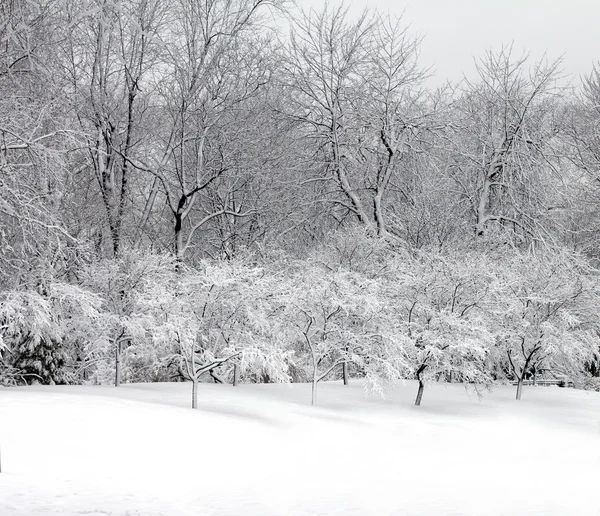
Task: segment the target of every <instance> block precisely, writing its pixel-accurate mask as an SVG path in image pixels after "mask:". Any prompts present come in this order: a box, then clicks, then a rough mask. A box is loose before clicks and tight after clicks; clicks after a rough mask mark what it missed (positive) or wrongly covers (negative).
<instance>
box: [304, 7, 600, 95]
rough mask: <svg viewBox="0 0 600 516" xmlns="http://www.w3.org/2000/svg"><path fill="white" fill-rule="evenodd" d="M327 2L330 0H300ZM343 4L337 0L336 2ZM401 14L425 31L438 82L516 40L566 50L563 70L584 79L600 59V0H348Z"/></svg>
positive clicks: (424, 58) (523, 45)
mask: <svg viewBox="0 0 600 516" xmlns="http://www.w3.org/2000/svg"><path fill="white" fill-rule="evenodd" d="M297 1H298V3H299V4H300V5H302V6H306V7H308V6H311V5H312V6H313V7H315V8H318V7H320V6H322V5H323V4H324V2H325V0H297ZM332 3H333V4H337V3H338V2H337V0H334V1H333V2H332ZM344 4H345V5H347V6H351V7H352V9H353V10H354V9H356V10H360V9H362V8H363V7H365V6H368V7H370V8H376V9H378V10H380V11H383V12H386V11H390V12H392V13H396V14H402V13H403V12H404V20H405V22H406V23H407V24H410V27H411V29H412V31H413V33H417V34H421V35H423V36H424V40H423V43H422V46H421V64H422V65H424V66H433V68H434V71H435V72H436V77H435V82H440V83H441V82H443V81H444V80H445V79H450V80H459V79H460V78H461V77H462V75H463V72H464V73H466V74H467V75H470V74H471V73H472V71H473V56H482V55H483V53H484V52H485V50H486V49H490V48H491V49H492V50H496V49H499V48H501V46H502V45H510V44H511V43H514V46H513V49H514V51H515V53H516V54H517V55H519V56H520V55H521V54H522V52H523V51H528V52H529V53H530V55H531V57H532V58H535V59H538V58H540V57H542V56H543V54H544V53H547V56H548V58H549V59H551V60H554V59H556V58H558V57H561V56H563V55H564V61H563V71H564V72H565V73H568V74H572V75H573V78H574V79H578V78H579V76H580V75H581V74H587V73H588V72H589V71H590V70H591V68H592V64H593V63H594V62H598V61H600V0H346V1H345V2H344Z"/></svg>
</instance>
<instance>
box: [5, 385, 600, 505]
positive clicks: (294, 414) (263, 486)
mask: <svg viewBox="0 0 600 516" xmlns="http://www.w3.org/2000/svg"><path fill="white" fill-rule="evenodd" d="M190 391H191V389H190V385H189V384H143V385H142V384H136V385H124V386H122V387H120V388H118V389H115V388H114V387H91V386H88V387H86V386H69V387H60V386H57V387H27V388H11V389H8V388H4V389H0V447H1V452H2V468H3V472H2V473H1V474H0V516H16V515H19V516H30V515H31V516H38V515H42V514H44V515H64V516H73V515H79V514H108V515H114V516H117V515H118V516H125V515H128V516H133V515H139V516H159V515H162V516H201V515H202V516H203V515H219V516H225V515H228V516H229V515H231V516H233V515H244V516H246V515H249V516H254V515H257V516H258V515H261V516H262V515H264V516H270V515H293V516H308V515H311V516H312V515H336V514H338V515H351V516H353V515H373V516H376V515H377V516H381V515H389V516H396V515H398V516H400V515H415V516H416V515H463V514H465V515H490V516H491V515H501V514H503V515H523V514H524V515H534V514H535V515H537V514H539V515H542V514H543V515H548V514H550V515H567V514H568V515H595V514H600V500H599V499H598V495H597V492H598V481H599V480H600V395H599V394H598V393H590V392H583V391H576V390H573V389H559V388H556V387H529V388H527V387H526V388H525V390H524V393H523V400H522V401H521V402H516V401H514V399H513V398H514V388H513V387H512V386H501V387H496V388H495V389H494V390H493V391H492V392H491V393H488V392H485V393H484V397H483V398H482V399H481V400H480V399H479V398H478V397H477V395H476V394H475V393H474V392H473V391H472V390H465V388H464V387H463V386H461V385H455V384H453V385H447V384H435V385H432V386H431V387H427V388H426V390H425V394H424V397H423V406H421V407H413V406H412V405H411V404H412V401H413V398H414V395H415V392H416V385H415V383H414V382H406V384H405V385H398V386H397V387H396V389H395V390H394V392H392V393H390V395H389V396H388V398H387V399H386V400H380V399H378V398H376V397H374V396H370V397H368V399H366V398H365V392H364V389H363V387H362V385H360V384H359V383H358V382H354V383H353V384H352V385H350V386H348V387H344V386H342V385H340V384H336V383H326V384H323V385H320V387H319V403H320V406H318V407H314V408H313V407H310V405H309V404H310V386H309V385H304V384H293V385H240V386H238V387H235V388H234V387H232V386H230V385H209V384H201V385H200V389H199V410H196V411H193V410H192V409H190V408H188V405H189V403H190Z"/></svg>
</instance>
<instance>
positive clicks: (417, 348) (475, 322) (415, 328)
mask: <svg viewBox="0 0 600 516" xmlns="http://www.w3.org/2000/svg"><path fill="white" fill-rule="evenodd" d="M478 258H481V257H477V256H474V255H470V254H468V253H457V254H456V255H441V254H439V253H437V252H435V251H433V252H427V253H420V254H418V255H417V256H414V257H402V258H401V259H400V258H396V259H395V260H393V261H392V265H391V270H392V271H393V272H391V273H390V276H389V277H388V278H384V279H382V281H383V284H384V286H383V294H382V296H383V298H384V299H385V303H386V306H385V310H383V311H382V312H381V313H380V326H381V329H382V330H381V333H382V338H381V340H380V342H379V353H378V354H377V355H376V356H377V358H378V360H373V361H372V362H371V371H370V372H369V378H370V380H371V384H372V386H373V388H374V389H375V390H377V391H380V392H381V391H382V390H383V389H384V385H382V382H384V383H385V382H387V383H393V382H394V381H397V380H399V379H403V378H411V377H415V378H416V379H417V380H419V382H420V383H421V384H422V385H423V384H424V383H425V382H428V381H432V380H439V379H446V380H449V381H461V382H475V383H489V382H490V377H489V374H488V372H487V370H486V368H485V361H486V357H487V354H488V349H489V346H490V344H491V343H492V342H493V338H492V335H491V332H490V331H489V328H488V325H487V318H486V312H487V306H489V302H488V297H489V291H490V289H491V288H492V285H493V277H492V275H491V274H490V273H488V272H487V271H486V268H485V261H483V262H482V260H481V259H479V260H478ZM420 393H421V394H422V390H420ZM419 402H420V399H419Z"/></svg>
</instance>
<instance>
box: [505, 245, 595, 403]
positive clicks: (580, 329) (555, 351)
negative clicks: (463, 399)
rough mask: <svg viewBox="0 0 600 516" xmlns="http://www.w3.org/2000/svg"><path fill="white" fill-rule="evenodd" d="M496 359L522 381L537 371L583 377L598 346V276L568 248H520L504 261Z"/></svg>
mask: <svg viewBox="0 0 600 516" xmlns="http://www.w3.org/2000/svg"><path fill="white" fill-rule="evenodd" d="M501 271H502V276H501V278H502V288H501V289H498V290H497V292H496V295H497V296H498V297H497V299H496V302H497V308H496V314H495V317H496V318H497V323H498V327H497V328H496V330H495V332H496V335H497V343H496V346H495V353H496V359H497V361H498V363H499V364H501V366H502V367H504V369H506V370H507V371H508V376H510V377H511V378H513V379H514V380H515V381H516V382H517V393H516V399H517V400H519V399H521V395H522V389H523V381H524V380H525V378H527V377H528V376H530V375H532V374H534V373H543V372H548V373H553V374H563V375H568V376H570V377H574V378H577V377H580V376H581V375H582V374H583V372H584V368H585V363H586V362H588V361H591V360H593V359H594V357H595V356H597V352H598V338H597V335H595V331H594V329H595V328H597V315H596V311H597V306H598V300H599V298H598V291H597V287H596V283H597V277H593V275H592V274H593V271H592V270H591V269H589V268H588V267H587V266H586V264H585V262H584V261H583V260H582V259H581V258H580V257H578V256H576V255H574V254H572V253H569V252H566V251H562V252H561V251H550V250H547V251H546V252H545V253H544V254H539V255H536V254H523V255H521V254H515V255H514V256H512V257H506V258H505V260H504V263H503V264H502V267H501Z"/></svg>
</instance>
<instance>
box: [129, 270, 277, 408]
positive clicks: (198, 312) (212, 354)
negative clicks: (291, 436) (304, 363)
mask: <svg viewBox="0 0 600 516" xmlns="http://www.w3.org/2000/svg"><path fill="white" fill-rule="evenodd" d="M262 277H263V272H262V270H261V269H259V268H256V267H251V266H248V265H246V264H244V263H242V262H233V261H223V262H214V263H209V262H204V263H203V264H202V265H201V267H200V268H198V269H186V270H180V271H179V272H175V271H173V272H172V277H170V278H166V281H163V282H157V283H155V284H154V285H153V286H152V288H149V289H148V290H147V291H146V292H145V293H144V295H143V296H142V297H141V298H140V301H139V308H138V310H139V311H138V313H136V314H135V315H134V316H135V317H136V318H138V319H139V320H140V321H142V324H144V326H145V327H146V329H147V332H148V334H149V337H150V338H151V339H152V340H153V342H154V343H155V345H158V346H161V347H163V348H164V349H165V350H167V351H166V355H167V356H168V357H169V358H168V362H169V363H170V364H173V365H175V366H176V367H177V368H178V370H179V372H180V374H181V375H182V376H183V377H184V378H185V379H187V380H190V381H191V382H192V407H193V408H196V407H197V389H198V383H199V381H200V378H201V376H202V375H203V374H205V373H209V374H210V375H211V376H212V377H213V378H214V379H215V380H216V381H219V382H221V381H222V380H221V376H220V375H219V372H218V371H219V368H220V367H222V366H224V365H229V364H231V361H232V360H234V359H235V360H237V365H238V367H240V372H241V373H242V374H244V373H249V372H253V373H258V374H259V375H262V374H267V375H269V377H270V378H272V379H274V380H276V381H277V380H278V381H286V380H287V379H288V377H287V364H286V361H285V352H284V350H283V349H281V348H280V347H278V346H277V343H276V342H275V341H274V339H273V338H272V335H271V332H270V326H269V324H268V321H267V317H268V306H269V305H268V295H269V293H268V292H267V291H265V290H263V287H264V286H266V285H268V282H263V281H262Z"/></svg>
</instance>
